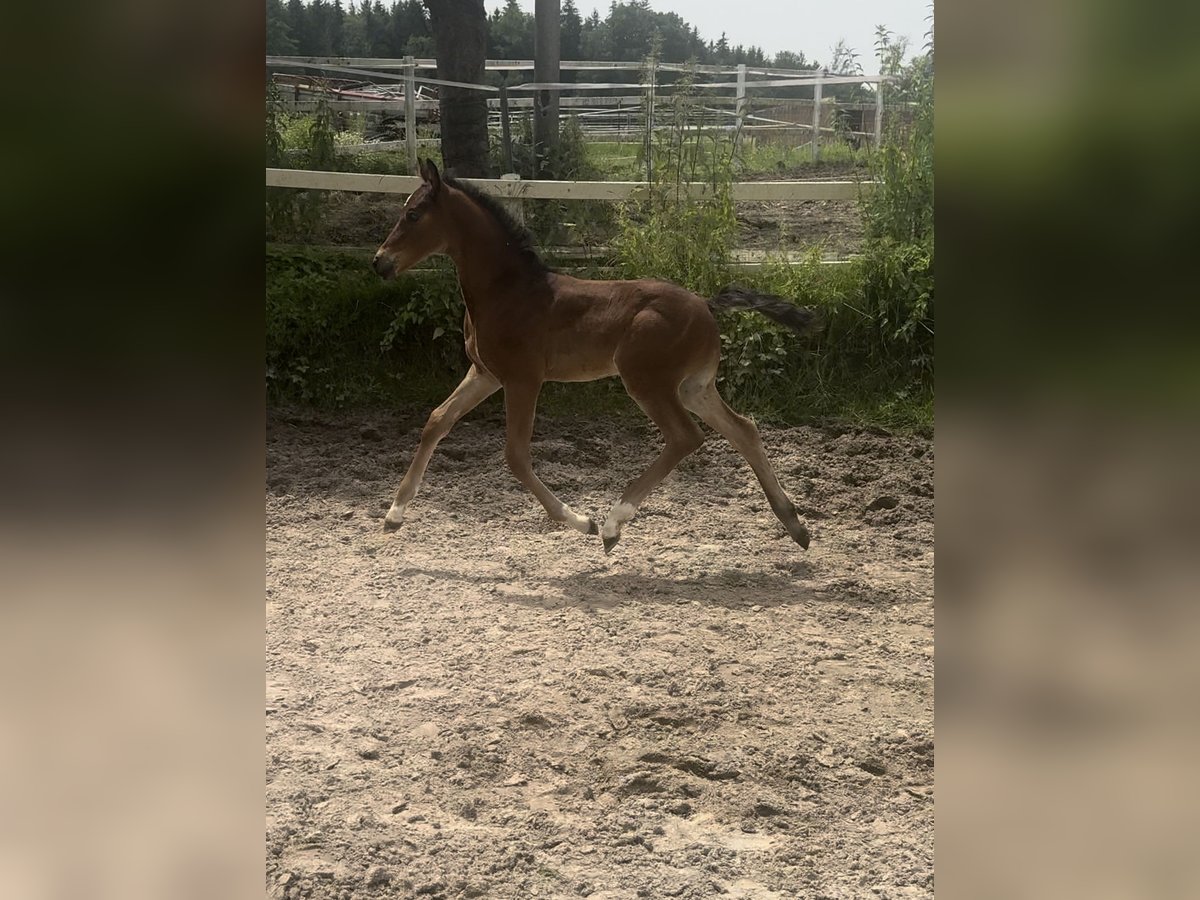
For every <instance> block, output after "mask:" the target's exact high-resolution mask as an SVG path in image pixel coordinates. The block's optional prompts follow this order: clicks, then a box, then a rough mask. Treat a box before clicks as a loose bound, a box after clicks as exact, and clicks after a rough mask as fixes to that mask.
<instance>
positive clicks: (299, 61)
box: [266, 56, 888, 167]
mask: <svg viewBox="0 0 1200 900" xmlns="http://www.w3.org/2000/svg"><path fill="white" fill-rule="evenodd" d="M266 61H267V67H268V68H277V69H279V68H284V69H287V68H290V69H301V70H318V71H320V72H328V73H336V74H340V75H349V76H353V77H355V78H358V79H371V80H383V81H395V82H399V83H402V84H403V87H404V96H403V97H399V96H397V97H395V98H393V99H390V100H389V99H386V98H380V99H377V100H375V99H371V100H367V99H359V100H335V101H332V103H331V106H332V107H333V108H336V109H339V110H355V111H362V112H365V111H381V110H388V111H395V112H399V111H404V113H405V138H406V147H407V150H408V154H409V161H410V163H411V164H412V165H413V166H414V167H415V165H416V146H417V139H416V118H417V117H416V111H417V110H418V109H420V108H422V107H423V106H426V105H430V106H431V105H432V101H423V100H418V99H416V85H417V84H430V85H441V86H451V87H458V88H464V89H468V90H475V91H483V92H486V93H489V94H499V95H500V96H499V98H498V99H496V100H494V101H490V102H489V106H492V105H493V104H494V105H496V106H497V107H499V108H501V109H503V112H502V113H501V115H503V116H505V117H507V115H508V106H509V105H510V104H511V105H512V107H513V108H514V109H516V108H520V107H526V106H536V100H535V96H536V95H537V94H539V93H540V92H543V91H552V92H554V93H560V92H563V91H567V92H581V93H585V94H587V93H591V94H595V93H597V92H606V91H613V90H621V91H624V92H626V95H628V94H629V92H633V91H636V92H637V94H636V96H635V97H630V96H622V97H619V98H609V102H602V101H600V98H598V97H594V96H593V97H571V98H560V99H559V104H560V105H566V106H575V105H578V106H580V107H586V108H587V110H588V111H589V112H590V113H591V114H592V115H594V116H595V115H599V116H604V117H608V116H609V114H610V111H611V107H612V102H611V101H612V100H616V101H617V105H618V106H619V105H621V104H622V102H623V101H628V100H635V101H636V102H638V103H640V102H641V100H642V97H643V95H645V96H646V97H647V98H648V100H649V104H650V107H651V109H652V108H653V104H654V97H655V96H656V95H658V96H668V95H669V94H670V93H671V91H672V90H673V89H674V87H675V86H674V85H670V84H657V83H656V81H657V78H656V73H657V72H695V73H697V74H702V75H717V76H720V75H733V76H736V80H734V81H708V82H704V81H696V82H695V83H694V84H693V85H692V86H691V87H690V88H689V90H692V91H695V92H698V95H699V96H704V97H705V98H706V100H707V101H708V102H709V105H708V106H707V108H706V109H705V110H704V111H705V113H707V114H710V115H714V116H717V117H727V118H728V120H729V124H728V125H727V126H725V127H728V128H731V129H736V130H738V131H742V130H745V129H766V130H773V129H780V128H788V129H810V130H811V135H812V138H811V142H810V143H811V149H812V158H813V160H814V161H815V160H817V159H818V157H819V154H820V135H821V134H822V132H825V133H828V132H830V131H833V130H834V129H831V128H827V127H822V125H821V109H822V106H821V95H822V89H823V87H825V86H827V85H841V84H870V85H874V88H873V90H874V95H875V118H874V128H873V129H872V133H871V134H865V133H860V132H854V133H855V134H859V135H860V136H862V137H871V138H872V139H873V141H874V144H875V146H876V148H878V147H879V144H880V141H881V139H882V122H883V86H884V84H885V82H887V81H888V76H885V75H830V74H827V73H824V72H812V71H809V70H802V69H776V68H769V67H762V66H747V65H745V64H740V65H737V66H734V67H730V66H699V65H698V66H688V65H685V64H680V63H664V62H659V63H657V64H656V65H655V66H654V68H653V70H652V71H651V72H650V77H649V79H648V80H647V81H646V82H645V83H642V84H629V83H626V82H616V83H599V82H591V83H578V82H545V83H542V82H529V83H524V84H513V85H505V87H503V88H499V87H496V86H494V85H485V84H466V83H462V82H453V81H443V80H439V79H437V78H428V77H424V76H418V75H417V72H418V71H419V70H427V69H435V68H436V67H437V61H436V60H433V59H415V58H413V57H405V58H404V59H376V58H364V57H301V56H268V57H267V58H266ZM533 66H534V64H533V61H532V60H487V61H486V63H485V66H484V67H485V69H486V70H488V71H528V70H531V69H533ZM560 68H561V69H564V70H577V71H587V70H609V71H630V70H633V71H640V70H642V69H643V68H644V63H641V62H620V61H611V62H610V61H575V60H566V61H563V62H562V63H560ZM389 70H401V71H402V73H403V74H393V71H389ZM750 76H757V77H758V78H759V80H751V78H750ZM798 86H811V87H812V88H813V115H812V124H811V125H809V124H808V123H798V122H782V121H776V120H769V119H763V118H761V117H757V116H753V115H750V114H749V111H748V102H747V94H748V92H751V91H754V92H757V91H761V90H764V89H770V88H779V87H798ZM714 90H717V91H732V97H730V98H728V100H726V102H727V103H729V104H730V105H732V107H733V109H732V110H725V109H720V108H719V106H720V105H725V104H723V103H721V104H719V103H716V102H713V101H718V100H725V99H726V98H718V97H716V96H710V95H709V94H708V92H709V91H714ZM522 93H525V94H531V95H535V96H530V97H528V98H525V97H521V96H519V95H520V94H522ZM509 94H516V95H518V96H514V97H512V98H511V99H510V98H509V96H508V95H509ZM564 101H572V102H567V103H565V104H564ZM580 101H582V102H580ZM598 101H600V102H598ZM301 102H303V101H301ZM334 104H336V105H334ZM580 111H582V110H580ZM652 115H653V114H652V113H651V116H652ZM651 127H653V122H652V121H651ZM609 130H612V129H609ZM617 132H618V133H623V131H622V130H621V129H617Z"/></svg>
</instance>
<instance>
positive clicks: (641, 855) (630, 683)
mask: <svg viewBox="0 0 1200 900" xmlns="http://www.w3.org/2000/svg"><path fill="white" fill-rule="evenodd" d="M424 417H425V411H424V410H421V411H415V410H414V411H411V412H396V413H392V412H377V413H366V414H363V413H359V414H355V415H335V414H324V413H320V414H318V413H311V412H306V411H296V410H292V411H285V410H276V411H273V412H272V413H271V415H270V417H269V420H268V431H267V453H268V470H267V496H266V514H267V531H266V547H267V570H266V607H267V636H266V647H267V662H266V769H267V787H266V806H267V822H266V826H267V827H266V831H267V835H266V843H267V867H266V871H267V885H266V888H267V894H268V896H271V897H282V898H295V897H303V898H308V897H313V898H339V900H344V898H383V897H404V898H407V897H422V898H439V897H442V898H458V897H496V898H525V897H564V898H569V897H590V898H592V900H618V898H637V897H651V898H657V897H679V898H707V897H718V896H720V897H730V898H748V900H751V898H752V900H765V898H791V897H803V898H814V900H815V898H858V897H870V898H898V897H931V896H932V895H933V757H934V754H933V663H934V660H933V562H934V557H933V506H934V501H933V448H932V444H931V442H930V441H929V440H928V439H927V438H925V437H919V436H912V435H902V436H901V435H888V434H885V433H883V432H874V431H859V430H854V429H848V428H844V427H825V428H810V427H805V428H793V429H782V430H780V429H764V430H763V434H764V442H765V443H766V445H767V449H768V453H769V454H770V456H771V459H772V461H773V462H774V464H775V467H776V470H777V472H778V473H779V476H780V479H781V481H782V482H783V484H784V486H785V488H786V489H787V490H788V491H789V493H790V494H791V495H792V497H793V499H794V500H795V501H796V504H797V506H798V507H799V508H800V510H801V513H802V515H803V516H804V517H805V518H806V520H807V522H808V524H809V527H810V529H811V531H812V549H811V550H809V551H808V552H807V553H806V552H804V551H802V550H801V549H800V548H799V547H797V546H796V545H795V544H793V543H792V542H791V541H790V540H789V539H788V538H787V536H786V534H785V532H784V531H783V528H782V526H781V525H780V524H779V523H778V522H777V521H776V520H775V519H774V517H773V516H772V515H771V512H770V510H769V508H768V506H767V503H766V499H765V497H764V496H763V494H762V492H761V490H760V489H759V486H758V484H757V482H756V481H755V480H754V477H753V474H752V473H751V471H750V469H749V466H747V465H746V464H745V463H744V462H743V461H742V460H741V458H740V457H738V456H737V455H736V454H735V453H734V452H733V451H732V449H731V448H730V447H729V445H728V444H727V443H726V442H725V441H724V440H723V439H721V438H720V437H719V436H717V435H712V434H710V435H709V440H708V442H707V443H706V444H705V445H704V447H703V448H702V449H701V450H700V451H699V452H698V453H696V454H695V455H694V456H693V457H691V458H690V459H688V460H686V461H685V462H684V463H683V465H682V466H681V467H680V469H679V470H677V471H676V473H675V475H674V476H673V477H672V478H671V479H669V480H668V481H667V482H666V483H665V484H664V485H663V486H662V487H661V488H660V489H659V490H658V491H657V492H655V493H654V494H652V495H651V496H650V498H649V499H648V500H647V501H646V503H645V504H644V505H643V507H642V509H641V511H640V512H639V514H638V516H637V517H636V518H635V519H634V520H633V521H632V522H631V523H630V524H629V525H628V526H627V527H626V528H625V530H624V533H623V536H622V539H621V543H619V544H618V545H617V547H616V548H615V549H614V551H613V553H612V555H611V556H608V557H606V556H605V555H604V552H603V549H602V547H601V544H600V539H599V537H597V536H591V537H588V536H584V535H581V534H579V533H577V532H574V531H569V530H567V529H566V528H564V527H561V526H558V525H555V524H553V523H552V522H550V521H549V519H548V518H547V517H546V516H545V514H544V512H543V511H542V509H541V507H540V506H539V505H538V504H537V502H536V501H535V500H534V499H533V497H532V496H530V495H529V494H527V493H526V492H525V491H524V489H522V488H521V487H520V485H518V483H517V481H516V479H515V478H514V477H513V476H512V475H511V474H510V473H509V472H508V470H507V468H506V467H505V464H504V461H503V422H502V419H501V418H500V416H499V414H498V412H497V411H495V410H494V409H493V410H490V411H486V412H482V411H477V412H476V413H475V414H474V415H473V416H471V417H468V419H467V420H466V421H464V422H462V423H460V424H459V426H458V427H457V428H456V429H455V430H454V431H453V432H452V433H451V434H450V436H449V437H448V438H447V439H446V440H445V441H444V442H443V444H442V446H441V448H439V451H438V453H437V454H436V455H435V456H434V459H433V463H432V465H431V466H430V469H429V473H428V475H427V477H426V480H425V483H424V486H423V487H422V490H421V492H420V494H419V495H418V497H417V499H416V501H415V502H414V503H413V504H412V506H411V507H410V508H409V512H408V517H407V519H406V522H405V524H404V527H403V528H402V529H401V530H400V531H398V532H396V533H395V534H385V533H384V532H383V531H382V528H381V524H382V518H383V514H384V512H385V511H386V509H387V507H388V504H389V502H390V500H391V496H392V494H393V493H394V491H395V489H396V487H397V485H398V484H399V480H400V477H401V475H402V474H403V471H404V467H405V465H406V463H407V461H408V459H409V457H410V454H411V453H412V451H413V449H414V448H415V447H416V443H417V438H418V435H419V432H420V427H421V425H422V424H423V421H424ZM660 446H661V444H660V443H659V441H658V437H657V435H656V433H655V432H654V431H653V429H652V426H649V425H647V426H646V427H645V428H641V427H639V426H638V425H636V424H632V423H630V422H625V421H617V420H614V421H603V420H597V421H583V420H569V419H562V418H559V419H554V420H551V419H549V418H545V417H543V418H541V419H539V421H538V427H537V430H536V433H535V436H534V443H533V453H534V459H535V466H536V468H537V471H538V472H539V474H540V475H541V477H542V479H543V480H544V481H545V482H546V483H547V484H548V485H549V486H550V487H551V488H552V489H553V490H555V491H556V492H557V493H558V494H559V495H560V496H561V497H562V498H563V499H564V500H565V501H566V502H568V503H569V504H571V505H572V506H573V507H574V508H575V509H578V510H580V511H586V512H590V513H592V514H593V515H596V516H597V517H602V516H603V515H604V513H605V512H606V511H607V510H608V509H609V508H610V507H611V505H612V504H613V502H614V501H615V500H616V498H617V496H618V495H619V494H620V492H621V490H622V488H623V487H624V485H625V484H626V482H627V481H628V480H630V479H631V478H633V477H634V476H635V475H636V474H637V473H639V472H640V471H641V470H642V469H643V468H644V467H645V466H646V465H647V464H648V463H649V461H650V460H651V459H652V457H653V456H654V454H655V453H656V452H657V451H658V449H659V447H660Z"/></svg>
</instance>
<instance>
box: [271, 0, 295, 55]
mask: <svg viewBox="0 0 1200 900" xmlns="http://www.w3.org/2000/svg"><path fill="white" fill-rule="evenodd" d="M295 52H296V41H295V40H294V39H293V38H292V27H291V25H290V24H289V23H288V13H287V10H286V9H285V8H284V5H283V0H267V55H268V56H292V55H293V54H295Z"/></svg>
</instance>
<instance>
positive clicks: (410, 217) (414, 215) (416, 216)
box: [404, 209, 421, 222]
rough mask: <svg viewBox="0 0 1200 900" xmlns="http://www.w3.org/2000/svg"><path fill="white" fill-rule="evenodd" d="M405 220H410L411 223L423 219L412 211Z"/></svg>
mask: <svg viewBox="0 0 1200 900" xmlns="http://www.w3.org/2000/svg"><path fill="white" fill-rule="evenodd" d="M404 218H406V219H408V221H410V222H415V221H417V219H419V218H421V217H420V216H419V215H418V214H417V211H416V210H415V209H410V210H409V211H408V215H406V216H405V217H404Z"/></svg>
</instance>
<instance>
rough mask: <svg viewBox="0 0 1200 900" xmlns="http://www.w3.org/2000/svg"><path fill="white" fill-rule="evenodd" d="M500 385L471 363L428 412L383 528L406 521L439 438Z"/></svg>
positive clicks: (394, 526) (387, 528)
mask: <svg viewBox="0 0 1200 900" xmlns="http://www.w3.org/2000/svg"><path fill="white" fill-rule="evenodd" d="M499 389H500V382H499V381H497V380H496V379H495V378H493V377H492V376H491V375H490V374H489V373H488V372H485V371H483V370H482V369H480V368H479V367H478V366H471V369H470V371H468V372H467V376H466V377H465V378H464V379H463V380H462V382H460V383H459V385H458V387H456V388H455V389H454V393H452V394H451V395H450V396H449V397H447V398H446V402H445V403H443V404H442V405H441V406H439V407H438V408H437V409H435V410H434V411H433V412H432V413H430V414H429V421H428V422H426V423H425V428H424V429H423V430H422V431H421V443H420V445H419V446H418V447H417V452H416V453H415V454H414V455H413V459H412V463H410V464H409V467H408V472H407V473H405V475H404V480H403V481H402V482H400V490H398V491H397V492H396V499H395V500H394V501H392V508H391V509H389V510H388V513H387V517H386V518H385V519H384V520H383V527H384V530H386V531H395V530H396V529H397V528H399V527H400V523H401V522H403V521H404V509H405V507H407V506H408V504H409V503H411V502H412V499H413V497H415V496H416V495H417V488H419V487H420V486H421V479H422V478H424V477H425V468H426V467H427V466H428V465H429V458H430V457H431V456H433V451H434V449H435V448H436V447H437V445H438V442H439V441H440V440H441V439H442V438H444V437H445V436H446V435H447V434H449V433H450V429H451V428H453V427H454V423H455V422H457V421H458V420H459V419H461V418H462V417H463V416H465V415H466V414H467V413H469V412H470V411H471V410H473V409H474V408H475V407H476V406H478V405H479V404H480V403H482V402H483V401H484V400H485V399H487V398H488V397H490V396H491V395H492V394H494V393H496V391H497V390H499Z"/></svg>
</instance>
